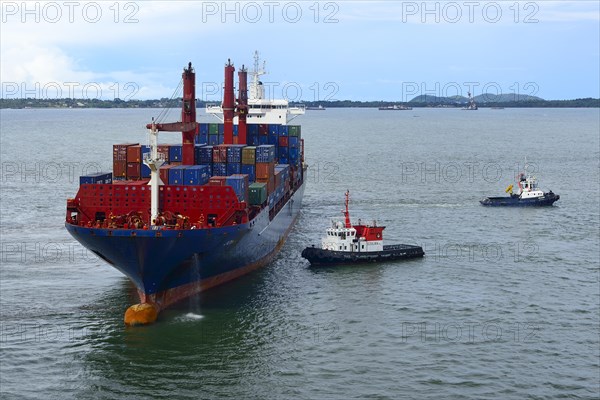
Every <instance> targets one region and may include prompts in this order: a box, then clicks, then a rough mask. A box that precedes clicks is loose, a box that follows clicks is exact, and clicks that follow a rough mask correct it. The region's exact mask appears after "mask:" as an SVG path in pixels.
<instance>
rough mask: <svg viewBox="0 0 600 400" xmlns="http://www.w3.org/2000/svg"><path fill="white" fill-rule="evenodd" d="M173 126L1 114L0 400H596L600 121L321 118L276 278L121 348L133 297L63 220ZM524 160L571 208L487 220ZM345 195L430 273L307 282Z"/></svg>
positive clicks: (534, 114) (132, 119) (199, 300)
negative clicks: (121, 158)
mask: <svg viewBox="0 0 600 400" xmlns="http://www.w3.org/2000/svg"><path fill="white" fill-rule="evenodd" d="M158 112H159V110H2V111H1V112H0V117H1V165H2V171H1V185H2V187H1V192H0V193H1V234H2V237H1V246H2V247H1V251H2V252H1V262H2V264H1V274H0V323H1V325H0V397H1V398H3V399H46V398H61V399H114V398H125V399H143V398H157V399H161V398H164V399H174V398H190V399H200V398H201V399H217V398H233V399H348V398H356V399H367V398H369V399H400V398H415V399H439V398H455V399H481V398H498V399H523V398H534V399H538V398H539V399H541V398H544V399H546V398H582V399H583V398H588V399H592V398H598V396H600V365H599V364H600V361H599V360H600V354H599V353H600V344H599V323H600V321H599V317H600V311H599V310H600V300H599V297H600V283H599V277H600V275H599V274H600V273H599V268H600V267H599V265H600V259H599V257H600V255H599V254H600V243H599V240H600V239H599V234H600V228H599V223H600V221H599V213H600V211H599V206H600V204H599V181H600V178H599V162H600V154H599V149H600V144H599V137H600V133H599V132H600V126H599V125H600V115H599V110H598V109H593V110H590V109H582V110H580V109H505V110H489V109H481V110H479V111H476V112H467V111H461V110H456V109H448V110H446V109H415V110H412V111H396V112H383V111H378V110H372V109H329V110H327V111H324V112H316V111H315V112H311V111H308V112H307V114H306V115H305V116H303V117H300V118H298V119H297V120H296V121H295V122H298V123H300V124H302V133H303V137H304V138H305V143H306V154H307V162H308V163H309V164H310V170H309V174H308V175H309V176H308V185H307V188H306V193H305V198H304V202H305V203H304V208H303V210H302V213H301V216H300V219H299V221H298V223H297V225H296V227H295V228H294V229H293V231H292V233H291V235H290V236H289V239H288V241H287V243H286V245H285V246H284V247H283V250H282V251H281V253H280V254H279V256H278V257H277V258H276V260H275V261H274V262H272V263H271V264H270V265H269V266H267V267H266V268H264V269H262V270H260V271H257V272H255V273H252V274H250V275H248V276H246V277H243V278H241V279H239V280H237V281H235V282H232V283H230V284H227V285H224V286H222V287H219V288H215V289H213V290H210V291H207V292H205V293H203V294H201V295H200V296H198V297H196V298H193V299H190V300H188V301H185V302H183V303H182V304H179V305H177V306H176V307H173V308H171V309H169V310H166V311H164V312H163V313H162V314H161V316H160V318H159V321H158V323H156V324H154V325H152V326H148V327H142V328H125V327H124V325H123V313H124V311H125V310H126V309H127V307H128V306H129V305H131V304H133V303H135V302H137V297H136V295H135V292H134V290H133V287H132V285H131V284H130V283H129V282H128V281H127V279H126V278H125V277H124V276H122V275H121V274H120V273H119V272H117V271H116V270H114V269H112V268H110V267H109V266H108V265H106V264H105V263H104V262H103V261H101V260H99V259H97V258H96V257H95V256H93V255H92V254H90V253H88V252H87V251H85V250H84V249H83V248H82V247H81V246H79V245H78V244H77V243H76V242H75V241H74V240H73V239H71V238H70V236H69V235H68V234H67V232H66V230H65V229H64V225H63V224H64V217H65V202H66V199H67V198H68V197H72V196H74V195H75V193H76V191H77V186H78V176H79V175H81V174H82V173H86V172H96V171H98V170H99V169H102V170H110V169H111V157H112V144H113V143H118V142H142V143H145V141H146V132H145V129H144V125H145V124H146V123H147V122H149V121H150V118H151V117H152V116H156V115H157V114H158ZM176 117H177V112H174V113H173V119H176ZM201 120H202V121H209V118H208V117H206V116H204V115H202V118H201ZM160 140H161V141H164V142H171V143H175V142H177V141H178V140H180V135H179V134H169V133H165V134H161V138H160ZM525 159H527V162H528V165H529V170H530V171H532V172H533V173H534V175H536V176H537V177H538V178H539V181H540V184H541V186H542V188H544V189H552V190H553V191H554V192H555V193H558V194H560V197H561V198H560V200H559V201H558V202H557V203H556V204H555V206H553V207H549V208H538V209H502V208H500V209H495V208H486V207H482V206H480V205H479V203H478V200H479V199H480V198H482V197H484V196H488V195H489V196H491V195H496V196H500V195H502V194H503V193H504V189H505V188H506V187H507V186H508V185H509V184H511V183H513V182H514V176H515V174H516V173H517V172H519V171H520V170H522V169H523V167H524V161H525ZM347 189H349V190H350V192H351V213H352V217H353V219H357V218H359V217H360V218H362V219H363V220H372V219H376V220H377V221H378V223H380V224H383V225H386V226H387V229H386V230H385V236H386V239H387V243H389V244H393V243H407V244H419V245H421V246H423V248H424V250H425V253H426V256H425V257H424V258H423V259H420V260H415V261H408V262H396V263H388V264H381V265H367V266H360V267H350V266H348V267H345V266H342V267H338V268H334V269H331V268H330V269H312V268H309V267H308V263H307V262H306V261H305V260H304V259H302V258H301V257H300V252H301V250H302V249H303V248H304V247H305V246H308V245H310V244H313V243H315V244H318V243H319V242H320V238H321V236H322V234H323V232H324V229H325V228H326V227H327V226H328V225H329V223H330V218H332V217H340V216H341V213H340V210H341V209H342V206H343V194H344V192H345V191H346V190H347Z"/></svg>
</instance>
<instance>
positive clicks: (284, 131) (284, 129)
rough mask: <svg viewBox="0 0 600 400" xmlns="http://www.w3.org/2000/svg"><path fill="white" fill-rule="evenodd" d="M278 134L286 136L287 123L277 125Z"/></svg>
mask: <svg viewBox="0 0 600 400" xmlns="http://www.w3.org/2000/svg"><path fill="white" fill-rule="evenodd" d="M279 136H288V127H287V125H281V126H280V127H279Z"/></svg>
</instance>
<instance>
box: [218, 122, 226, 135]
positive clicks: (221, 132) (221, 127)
mask: <svg viewBox="0 0 600 400" xmlns="http://www.w3.org/2000/svg"><path fill="white" fill-rule="evenodd" d="M218 132H219V136H221V135H223V134H225V125H224V124H219V127H218Z"/></svg>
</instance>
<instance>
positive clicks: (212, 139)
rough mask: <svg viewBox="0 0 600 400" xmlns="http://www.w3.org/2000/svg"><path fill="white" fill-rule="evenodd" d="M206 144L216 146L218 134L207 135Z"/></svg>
mask: <svg viewBox="0 0 600 400" xmlns="http://www.w3.org/2000/svg"><path fill="white" fill-rule="evenodd" d="M208 144H209V145H210V146H216V145H218V144H219V136H218V135H208Z"/></svg>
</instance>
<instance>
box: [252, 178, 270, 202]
mask: <svg viewBox="0 0 600 400" xmlns="http://www.w3.org/2000/svg"><path fill="white" fill-rule="evenodd" d="M248 189H249V193H248V196H249V197H250V204H251V205H253V206H259V205H261V204H263V203H264V202H265V201H267V184H266V183H259V182H255V183H253V184H251V185H250V186H249V188H248Z"/></svg>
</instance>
